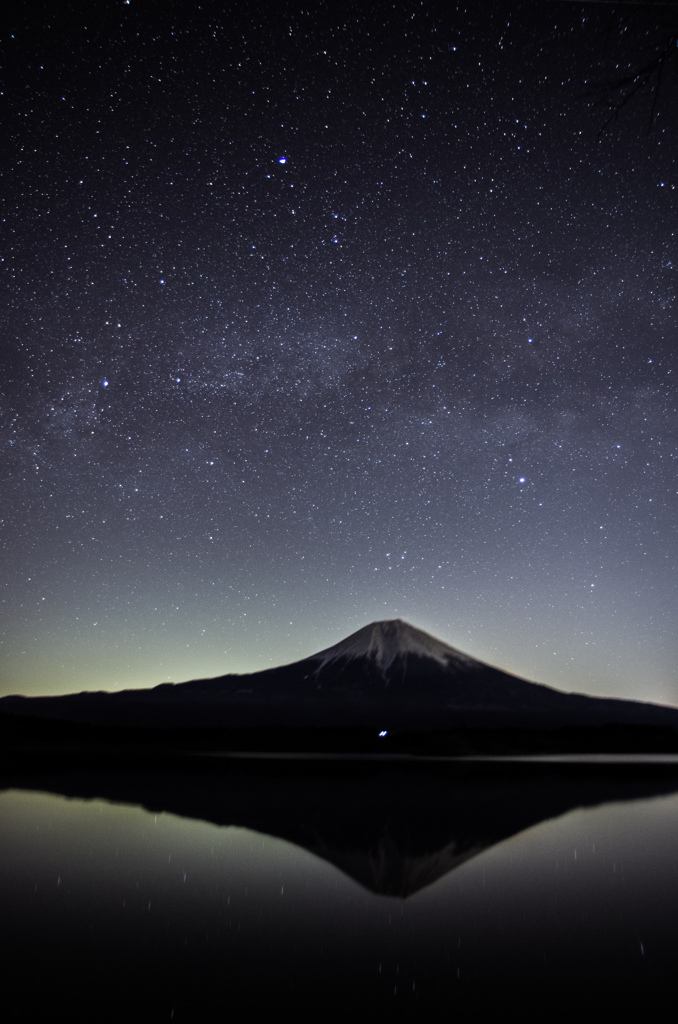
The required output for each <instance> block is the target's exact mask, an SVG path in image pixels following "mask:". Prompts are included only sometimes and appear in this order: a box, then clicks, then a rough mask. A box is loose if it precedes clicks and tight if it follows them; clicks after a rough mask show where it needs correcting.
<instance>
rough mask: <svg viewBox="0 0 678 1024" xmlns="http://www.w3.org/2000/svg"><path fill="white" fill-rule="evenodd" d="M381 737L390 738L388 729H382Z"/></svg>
mask: <svg viewBox="0 0 678 1024" xmlns="http://www.w3.org/2000/svg"><path fill="white" fill-rule="evenodd" d="M379 735H380V736H388V733H387V732H386V729H382V730H381V732H380V733H379Z"/></svg>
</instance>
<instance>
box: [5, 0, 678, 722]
mask: <svg viewBox="0 0 678 1024" xmlns="http://www.w3.org/2000/svg"><path fill="white" fill-rule="evenodd" d="M46 6H47V8H48V9H47V10H43V11H42V12H41V9H40V7H39V5H35V4H33V5H30V6H29V7H27V8H26V9H25V11H23V13H22V10H21V8H20V9H19V13H17V14H16V15H15V16H14V19H13V21H12V22H11V25H9V27H8V26H7V24H5V27H4V28H3V32H2V46H1V50H2V55H3V63H4V64H5V67H6V69H7V71H6V79H5V81H6V84H5V88H4V98H3V103H4V112H5V113H4V121H5V125H4V131H3V137H4V139H5V142H4V144H3V147H2V152H0V167H1V170H2V195H3V225H2V228H3V243H2V253H1V255H2V258H3V262H2V268H3V269H2V273H3V282H4V293H5V301H4V303H3V321H2V338H3V346H2V362H3V365H4V368H3V373H2V424H1V428H0V429H1V433H0V442H1V444H2V462H1V464H0V474H1V476H0V479H1V485H0V486H1V488H2V491H1V493H2V540H3V545H4V547H3V551H4V558H3V565H4V568H3V571H2V576H1V580H2V599H3V604H2V622H1V624H0V626H1V628H0V639H1V640H2V644H1V646H0V658H1V659H2V662H1V668H2V683H1V690H2V692H4V693H9V692H26V693H49V692H64V691H71V690H74V689H84V688H87V689H96V688H105V689H113V688H119V687H124V686H149V685H155V684H156V683H159V682H162V681H163V680H166V679H173V680H180V679H187V678H192V677H196V676H199V675H216V674H220V673H223V672H226V671H247V670H251V669H255V668H260V667H264V666H266V665H270V664H277V663H282V662H284V661H291V660H294V659H296V658H299V657H305V656H307V655H309V654H311V653H313V651H316V650H319V649H321V648H323V647H327V646H329V645H330V644H333V643H336V642H337V641H338V640H340V639H342V637H343V636H345V635H346V634H348V633H350V632H352V631H354V630H355V629H357V628H359V627H360V626H362V625H364V624H365V623H367V622H369V621H371V620H374V619H383V618H390V617H394V616H400V617H403V618H405V619H407V620H409V621H412V622H413V623H415V624H416V625H418V626H421V627H424V628H426V629H427V630H428V631H429V632H432V633H434V634H436V635H438V636H440V637H441V638H442V639H443V640H445V641H447V642H448V643H451V644H453V645H454V646H455V647H458V648H460V649H461V650H463V651H466V652H468V653H469V654H471V655H473V656H474V657H477V658H481V659H484V660H486V661H489V662H491V663H493V664H496V665H499V666H500V667H502V668H504V669H507V670H509V671H513V672H516V673H519V674H521V675H524V676H527V677H528V678H531V679H536V680H538V681H540V682H545V683H550V684H552V685H556V686H562V687H564V688H566V689H575V690H584V691H587V692H592V693H601V694H615V695H619V696H631V697H639V698H645V699H649V700H663V701H667V702H672V703H678V680H677V679H676V673H675V664H676V653H678V652H677V649H676V648H677V646H678V644H677V643H676V621H675V607H676V588H675V553H676V521H677V516H676V512H677V503H676V492H677V490H678V487H677V485H676V452H677V446H676V389H675V379H676V373H677V372H678V371H677V370H676V356H675V342H676V266H677V265H678V252H677V246H676V237H675V230H674V225H675V224H676V205H677V204H676V196H677V195H678V192H677V190H676V181H677V176H676V156H677V154H678V143H677V141H676V135H675V101H676V91H675V90H676V86H675V84H671V82H669V83H668V84H667V85H665V87H664V90H663V92H660V94H659V97H658V101H657V104H656V108H655V110H654V114H653V111H652V101H653V95H652V93H651V90H648V89H645V90H643V89H641V90H639V92H638V94H637V96H636V97H635V98H634V99H633V101H632V102H629V103H627V104H626V105H625V106H624V107H623V108H622V109H621V110H620V111H619V113H618V116H617V117H616V118H615V119H613V120H612V122H611V123H609V124H606V122H607V120H608V116H609V113H610V110H611V108H610V107H609V105H606V103H607V102H608V101H609V100H610V96H611V95H612V98H613V101H614V96H613V94H610V92H609V90H608V91H607V92H606V91H605V89H604V88H603V89H601V88H599V86H601V85H603V86H604V85H605V83H609V82H610V81H613V82H614V81H615V80H616V79H619V77H620V75H623V73H624V72H625V71H627V70H628V69H629V68H634V67H637V66H642V64H643V62H644V61H645V60H646V59H647V57H648V54H649V55H650V56H651V55H652V54H653V53H654V52H656V49H657V47H658V46H660V45H661V44H662V40H664V39H665V36H666V31H667V30H666V26H665V25H663V24H662V23H660V20H659V18H657V19H656V21H653V19H652V17H651V16H650V15H645V16H644V20H643V19H642V18H641V20H640V22H639V24H638V25H636V26H632V30H630V31H629V30H626V31H624V23H623V22H621V21H619V20H617V21H615V20H614V19H612V20H611V12H610V9H609V8H606V7H605V5H601V4H592V3H588V4H587V3H582V4H578V3H568V2H553V3H547V2H540V3H531V2H522V3H518V2H514V3H505V2H497V3H488V4H472V3H468V4H466V3H458V4H456V5H455V4H447V3H445V4H438V3H433V2H431V3H428V2H424V3H421V4H420V3H414V2H403V3H396V4H395V5H392V4H380V3H377V4H372V5H364V4H358V3H348V4H341V5H333V4H325V3H313V4H309V5H307V6H302V5H300V4H295V3H285V2H280V3H277V4H275V5H265V4H258V5H257V4H252V5H249V6H248V7H247V10H245V8H244V7H243V8H239V7H237V6H235V5H233V6H232V7H231V6H230V5H227V4H226V5H224V4H221V5H219V4H214V5H213V4H209V3H208V4H197V5H193V4H181V3H174V4H171V3H169V4H164V5H161V6H158V5H155V4H152V3H146V2H143V0H142V2H136V0H132V2H131V3H127V4H124V3H120V4H118V3H99V4H96V5H82V6H81V7H78V5H77V4H76V5H70V6H69V7H68V9H67V10H65V11H62V10H60V9H59V5H57V7H56V8H55V7H54V5H46ZM92 7H94V8H95V10H93V9H92ZM367 7H369V10H367V11H366V10H364V8H367ZM627 29H628V26H627Z"/></svg>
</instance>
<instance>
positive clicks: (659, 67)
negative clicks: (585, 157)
mask: <svg viewBox="0 0 678 1024" xmlns="http://www.w3.org/2000/svg"><path fill="white" fill-rule="evenodd" d="M584 2H585V4H588V3H594V4H597V5H602V4H604V5H606V6H609V7H610V8H611V15H610V23H609V26H608V31H607V35H608V40H609V39H610V37H616V39H615V45H617V44H618V43H619V42H622V43H623V44H624V48H625V49H626V44H627V43H628V44H630V45H631V47H632V50H635V51H636V53H639V54H640V56H638V57H630V58H627V61H626V65H625V66H624V64H623V63H621V62H620V63H619V64H618V65H617V70H618V71H619V74H618V76H616V77H613V78H611V79H610V80H609V81H607V82H604V83H602V84H601V85H599V86H598V87H597V89H596V90H595V95H596V96H597V98H598V101H599V103H600V104H602V105H604V106H605V107H606V108H607V110H608V116H607V118H606V120H605V122H604V124H603V125H602V127H601V129H600V131H599V132H598V137H599V138H600V137H601V136H602V135H603V134H604V133H605V131H606V130H607V129H608V128H609V127H610V125H611V124H613V122H615V121H616V120H617V119H618V118H619V116H620V114H621V113H622V111H623V110H624V109H625V108H627V107H629V106H631V105H633V104H635V103H640V104H642V103H643V102H649V107H650V109H649V121H648V132H649V131H651V129H652V126H653V125H654V123H655V120H656V118H657V116H658V113H659V109H660V101H661V100H662V99H663V97H664V96H665V94H666V93H667V92H668V94H669V97H670V98H671V99H672V100H673V98H674V97H675V92H674V90H672V89H670V86H669V80H670V79H673V83H674V84H675V81H676V79H678V0H621V2H618V0H584ZM628 52H629V51H628V50H627V53H628ZM667 87H668V88H667Z"/></svg>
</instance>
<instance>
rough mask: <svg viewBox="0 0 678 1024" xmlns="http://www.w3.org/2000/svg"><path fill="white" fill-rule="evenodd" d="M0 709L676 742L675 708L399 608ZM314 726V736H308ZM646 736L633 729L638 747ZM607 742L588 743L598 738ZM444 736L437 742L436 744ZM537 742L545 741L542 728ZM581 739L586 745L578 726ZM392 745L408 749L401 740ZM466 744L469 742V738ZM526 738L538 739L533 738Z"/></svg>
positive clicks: (107, 718) (207, 722)
mask: <svg viewBox="0 0 678 1024" xmlns="http://www.w3.org/2000/svg"><path fill="white" fill-rule="evenodd" d="M0 713H2V714H3V715H4V716H12V721H14V722H16V721H17V718H22V719H24V720H25V718H26V717H30V718H31V719H40V720H43V721H45V720H47V721H60V722H68V723H72V724H74V725H79V726H90V727H91V726H107V727H113V728H116V729H121V728H122V729H127V730H129V729H131V730H133V731H137V730H141V731H143V732H144V734H147V733H148V732H149V730H150V731H152V732H153V733H154V734H156V735H157V734H158V733H159V732H167V731H168V730H169V731H173V732H175V731H177V730H180V731H182V733H183V734H184V737H185V734H186V733H187V731H191V730H193V731H194V732H195V731H200V733H201V734H204V735H203V740H202V741H201V745H202V744H203V743H205V742H206V743H208V745H209V740H207V739H206V736H207V734H210V735H211V736H212V737H213V738H214V737H216V734H217V732H218V731H219V730H221V731H222V732H223V733H224V735H223V736H222V737H221V738H220V739H219V740H218V741H216V744H215V745H216V746H219V745H226V746H227V747H231V748H232V747H233V746H234V745H235V747H236V748H237V747H238V744H239V743H242V741H243V739H244V738H245V736H246V735H247V736H248V737H249V738H250V739H251V738H252V735H253V734H254V733H257V732H258V733H259V734H260V737H261V736H262V735H263V733H262V731H268V737H267V739H265V740H262V742H263V744H264V746H263V747H260V749H265V748H266V745H267V744H268V745H269V746H271V744H272V748H275V749H277V748H278V747H277V746H276V745H277V744H278V743H279V739H280V737H279V736H278V739H276V738H275V736H274V734H275V733H276V730H277V731H278V733H279V732H280V731H281V730H282V731H283V732H285V731H286V732H287V735H288V738H289V736H291V732H290V730H291V731H293V732H295V735H296V736H297V738H298V737H299V736H300V735H301V734H303V735H304V736H305V739H302V740H301V747H302V748H303V749H309V745H308V744H309V743H310V749H313V747H314V742H316V746H317V740H318V735H317V734H318V731H319V730H320V731H321V732H324V734H325V735H327V734H328V733H332V734H333V735H334V736H335V738H336V735H337V734H338V733H341V732H343V733H344V735H345V738H346V737H347V736H348V733H349V732H350V733H352V735H353V740H355V737H356V736H357V735H358V734H360V735H361V736H362V737H363V740H364V737H365V736H369V737H370V745H371V744H372V742H373V739H374V738H375V737H379V738H380V739H381V740H387V739H388V743H386V744H385V743H380V744H379V743H378V746H379V749H380V750H384V749H385V747H386V746H391V748H392V749H395V748H393V747H392V743H393V739H394V737H398V736H404V735H407V736H410V737H413V736H414V737H417V740H416V742H415V744H414V746H415V747H416V749H417V751H421V750H422V742H421V741H422V740H423V739H424V738H425V737H426V736H430V735H432V734H435V735H437V736H439V737H440V736H443V735H447V736H448V737H452V736H455V737H456V738H457V739H456V740H455V741H454V742H452V747H451V749H450V750H449V751H448V752H452V750H457V749H459V743H458V742H457V741H458V740H459V737H460V736H461V735H462V734H463V735H464V736H465V737H466V739H468V738H469V737H470V736H471V734H473V736H475V737H476V738H477V735H479V734H483V735H484V737H485V740H484V741H483V742H481V743H480V749H483V750H485V751H488V750H492V749H493V746H496V742H495V741H496V739H497V737H499V736H503V737H506V736H507V735H508V734H509V733H514V734H515V733H516V731H518V732H520V733H521V734H525V733H526V732H527V733H529V734H530V737H531V739H530V741H529V742H528V743H527V749H535V743H534V742H533V741H534V739H535V737H539V736H543V735H544V734H546V733H549V734H551V736H552V737H553V734H554V733H556V732H558V733H560V734H561V735H562V734H563V730H565V731H566V732H567V731H568V730H569V732H570V734H571V733H572V731H573V730H574V731H578V732H580V731H581V730H584V731H585V732H586V733H587V734H588V735H589V737H590V735H591V730H593V731H595V732H598V733H600V730H601V729H602V730H608V732H609V730H610V729H612V730H613V731H614V730H616V736H617V737H619V736H620V735H621V733H620V730H621V731H622V732H624V735H625V736H626V739H625V740H624V743H623V744H622V746H624V744H626V747H624V749H628V748H629V747H628V742H627V741H629V734H630V733H629V731H631V732H633V733H634V738H632V739H631V740H630V748H631V749H636V747H637V745H638V733H637V730H638V729H640V730H641V731H643V730H644V734H647V731H648V730H650V733H651V734H652V735H651V737H650V739H649V748H650V749H657V742H659V747H660V748H662V749H678V708H670V707H663V706H659V705H654V704H646V703H641V702H639V701H627V700H611V699H605V698H599V697H589V696H584V695H582V694H574V693H563V692H562V691H559V690H555V689H552V688H551V687H549V686H544V685H541V684H538V683H531V682H528V681H527V680H525V679H520V678H518V677H517V676H513V675H510V674H508V673H506V672H502V671H501V670H499V669H496V668H492V667H491V666H489V665H485V664H483V663H482V662H479V661H476V660H475V659H473V658H471V657H469V656H468V655H466V654H463V653H461V652H460V651H458V650H456V649H455V648H454V647H450V646H449V645H448V644H446V643H444V642H443V641H441V640H438V639H437V638H435V637H433V636H430V635H429V634H428V633H425V632H423V631H422V630H420V629H416V628H415V627H414V626H411V625H409V624H408V623H406V622H403V621H401V620H400V619H395V620H391V621H385V622H373V623H371V624H370V625H368V626H365V627H363V628H362V629H359V630H358V631H357V632H356V633H353V634H352V635H351V636H349V637H347V638H346V639H345V640H342V641H341V642H340V643H338V644H335V645H334V646H333V647H328V648H327V649H326V650H322V651H320V652H319V653H318V654H314V655H311V656H310V657H308V658H305V659H303V660H302V661H298V662H295V663H294V664H291V665H285V666H281V667H279V668H273V669H266V670H264V671H262V672H254V673H251V674H249V675H225V676H219V677H217V678H214V679H198V680H193V681H191V682H186V683H179V684H172V683H163V684H161V685H160V686H156V687H154V688H153V689H148V690H125V691H122V692H118V693H112V694H111V693H102V692H99V693H92V692H85V693H79V694H73V695H67V696H63V697H34V698H26V697H6V698H4V699H2V700H0ZM5 720H6V721H7V718H6V717H5ZM26 724H27V723H25V722H24V725H26ZM314 732H315V733H316V737H315V741H314V740H312V739H309V737H310V736H311V734H312V733H314ZM660 734H661V737H660ZM488 736H490V737H491V738H490V739H489V741H488V739H487V737H488ZM658 737H660V738H659V739H658ZM608 739H609V737H608ZM353 740H351V741H350V742H349V743H348V748H350V746H351V743H352V742H353ZM647 740H648V735H645V739H644V740H643V741H642V743H641V747H642V746H643V744H646V741H647ZM580 741H581V737H580V738H579V739H577V740H576V741H572V738H571V736H570V740H568V741H567V742H566V746H567V744H568V743H570V745H571V746H572V749H581V746H582V744H581V742H580ZM184 742H185V738H184ZM258 742H259V741H255V746H256V745H257V743H258ZM296 742H297V740H294V741H293V742H292V747H294V745H295V743H296ZM361 742H363V741H361ZM521 742H522V741H521ZM607 742H608V740H606V741H605V743H603V745H602V747H601V748H600V749H609V746H606V744H607ZM342 743H343V745H344V746H345V745H346V743H344V742H343V741H342V742H340V743H339V748H340V749H342ZM488 743H489V745H488ZM245 745H246V746H248V745H249V741H248V743H246V744H245ZM322 745H323V744H322V743H321V746H322ZM646 745H647V744H646ZM284 746H285V744H283V747H284ZM425 746H426V745H425V743H424V744H423V748H424V749H425ZM448 746H449V744H448V745H445V744H443V747H444V748H445V750H447V747H448ZM509 746H511V744H509ZM514 746H515V744H514ZM519 746H520V744H519ZM546 748H548V749H553V742H552V740H550V741H549V742H548V743H547V744H546ZM556 748H558V743H556ZM583 748H584V749H591V740H590V738H589V739H587V740H585V741H584V742H583ZM403 749H409V747H408V744H407V743H405V746H404V747H403ZM461 749H465V748H464V744H462V746H461ZM471 749H478V746H477V743H476V742H475V741H474V742H472V743H471ZM536 749H541V746H540V741H539V740H538V741H537V743H536ZM596 749H597V748H596Z"/></svg>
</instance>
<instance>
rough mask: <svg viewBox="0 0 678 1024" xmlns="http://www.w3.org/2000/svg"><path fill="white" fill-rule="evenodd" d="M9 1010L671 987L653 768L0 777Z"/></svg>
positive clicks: (672, 818) (673, 785)
mask: <svg viewBox="0 0 678 1024" xmlns="http://www.w3.org/2000/svg"><path fill="white" fill-rule="evenodd" d="M4 787H5V788H4V791H3V792H2V793H0V825H1V828H2V845H1V857H2V863H1V873H0V887H1V889H0V901H1V906H2V963H3V985H4V988H5V997H6V999H8V1000H9V1002H10V1003H11V1001H12V998H13V997H15V998H17V999H19V1000H20V1003H19V1005H20V1007H21V1010H20V1011H18V1012H17V1014H16V1016H15V1017H14V1018H12V1016H11V1014H10V1015H9V1016H7V1015H6V1019H17V1020H31V1019H36V1020H37V1019H43V1018H46V1017H51V1016H53V1014H54V1012H55V1010H56V1009H57V1007H61V1008H62V1010H63V1011H65V1012H66V1014H67V1015H68V1016H69V1017H70V1019H76V1018H77V1019H85V1018H87V1017H89V1019H96V1020H102V1019H107V1020H108V1019H110V1020H114V1019H117V1020H122V1019H124V1018H125V1017H127V1018H128V1019H129V1018H130V1017H131V1019H146V1020H177V1021H181V1020H212V1019H215V1020H216V1019H224V1017H225V1016H227V1015H228V1010H229V1007H230V1008H231V1009H232V1008H233V1007H234V1006H235V1005H241V1004H242V1001H243V999H245V1000H247V1001H248V1003H249V1004H251V1005H252V1006H255V1005H257V1006H260V1005H262V1004H263V1005H265V1006H266V1007H268V1008H277V1009H281V1008H282V1007H283V1006H284V1005H285V1004H289V1005H291V1006H293V1007H296V1006H298V1007H300V1008H301V1007H313V1006H316V1007H317V1008H318V1009H319V1010H320V1008H321V1007H322V1006H323V1005H325V1006H333V1007H338V1006H340V1005H355V1006H370V1007H373V1008H375V1009H384V1010H391V1009H396V1008H411V1009H416V1008H417V1007H420V1008H421V1007H428V1008H431V1007H435V1008H436V1010H442V1011H445V1012H447V1011H449V1013H450V1014H452V1015H453V1014H454V1013H455V1011H457V1010H458V1011H460V1012H461V1011H462V1010H463V1011H464V1013H466V1012H468V1011H469V1007H473V1006H476V1005H479V1004H481V1003H486V1002H487V1001H488V1000H490V1001H496V1002H497V1003H498V1004H499V1005H506V1004H507V1003H508V1002H511V1001H516V1000H517V1001H519V1002H520V1003H521V1005H527V1002H528V1001H529V1002H530V1004H531V1005H533V1006H535V1007H536V1006H538V1005H539V1004H540V1003H541V1002H542V1001H543V1000H544V999H550V1000H560V1001H562V1000H563V999H565V998H567V999H573V998H574V999H575V1000H576V999H587V1000H590V998H591V991H592V990H593V992H594V993H595V994H596V995H597V996H598V997H600V998H604V999H611V998H612V997H615V998H617V997H619V996H620V995H621V996H622V997H623V998H628V999H631V998H640V999H642V1000H643V1001H650V1000H654V999H655V998H657V997H658V996H659V994H660V992H661V991H662V990H665V989H669V988H671V987H672V986H673V983H674V977H675V970H676V966H677V965H676V948H677V943H676V940H677V939H678V858H677V857H676V851H678V773H676V771H675V766H673V767H672V766H660V765H655V766H645V767H644V768H642V767H641V768H639V767H638V766H633V765H626V766H616V767H615V766H609V765H607V766H601V765H598V766H593V767H591V766H582V765H575V766H572V765H569V766H562V765H543V764H542V765H531V766H523V767H522V768H521V769H518V768H517V767H516V766H515V765H514V766H512V767H510V768H507V767H506V766H504V765H501V764H495V765H485V766H478V765H476V766H475V767H473V768H469V767H468V766H466V767H465V768H463V769H458V768H455V769H450V768H449V766H442V767H436V766H429V767H428V768H427V769H423V768H421V767H420V768H419V769H408V768H407V767H406V766H400V767H398V766H395V767H394V766H384V765H381V766H379V765H374V764H373V765H367V766H365V765H363V766H362V767H360V768H358V769H356V768H355V767H354V768H352V769H351V770H346V769H345V768H341V767H336V766H335V767H334V768H328V767H327V766H325V767H324V768H322V767H320V768H319V767H318V766H317V765H306V766H305V767H300V766H299V765H296V766H293V767H288V768H287V769H285V767H284V766H281V765H280V764H279V763H275V764H270V763H269V764H265V765H261V764H260V765H259V766H258V767H256V768H255V769H253V768H252V767H251V766H250V765H245V766H240V767H239V768H237V769H234V768H233V767H232V766H229V767H227V768H221V769H220V770H216V769H215V770H212V768H210V769H209V770H208V769H206V768H202V769H201V770H200V771H199V772H198V773H197V774H196V773H191V772H175V773H174V774H172V773H169V774H168V773H157V774H155V775H154V774H153V773H148V772H137V773H131V772H126V773H124V772H123V773H120V772H111V771H107V772H89V773H87V774H86V775H81V774H79V773H77V772H73V771H61V772H56V773H54V774H49V773H47V774H45V773H42V774H40V775H39V776H37V775H36V773H32V774H31V773H23V774H18V775H15V776H12V777H10V776H7V777H6V778H5V779H4Z"/></svg>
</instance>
